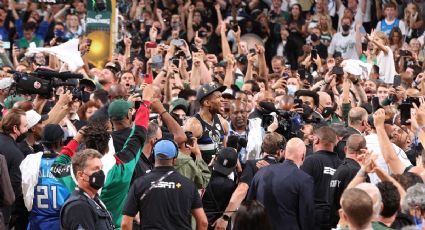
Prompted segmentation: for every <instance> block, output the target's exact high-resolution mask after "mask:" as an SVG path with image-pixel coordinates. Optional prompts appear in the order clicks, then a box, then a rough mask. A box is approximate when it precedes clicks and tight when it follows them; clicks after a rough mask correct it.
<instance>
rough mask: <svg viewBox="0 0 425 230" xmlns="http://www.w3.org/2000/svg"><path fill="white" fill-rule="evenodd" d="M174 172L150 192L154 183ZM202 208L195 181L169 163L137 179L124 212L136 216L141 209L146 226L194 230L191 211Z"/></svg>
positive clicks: (129, 193) (142, 221) (144, 226)
mask: <svg viewBox="0 0 425 230" xmlns="http://www.w3.org/2000/svg"><path fill="white" fill-rule="evenodd" d="M170 171H172V172H173V173H171V174H169V175H168V176H166V177H165V178H163V180H162V181H161V182H159V183H156V185H155V186H153V187H152V189H151V190H150V191H148V190H149V188H150V187H151V184H152V182H158V180H160V178H162V177H163V176H165V175H167V174H168V173H169V172H170ZM147 191H148V192H147ZM145 192H147V193H146V195H145V196H144V198H143V199H142V200H141V199H140V198H141V197H142V196H143V194H144V193H145ZM198 208H202V201H201V198H200V196H199V193H198V191H197V189H196V186H195V184H194V183H193V182H192V181H190V180H189V179H187V178H186V177H184V176H182V175H181V174H180V173H178V172H177V171H175V169H174V167H171V166H169V167H157V168H154V169H153V170H152V171H151V172H150V173H148V174H146V175H145V176H142V177H140V178H138V179H137V180H136V181H134V184H133V185H132V186H131V188H130V191H129V192H128V198H127V202H126V204H125V206H124V209H123V214H124V215H127V216H133V217H134V216H135V215H136V214H137V212H140V222H141V228H142V229H187V230H191V229H192V227H191V216H192V213H191V211H192V210H193V209H198Z"/></svg>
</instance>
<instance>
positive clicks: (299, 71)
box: [298, 67, 305, 81]
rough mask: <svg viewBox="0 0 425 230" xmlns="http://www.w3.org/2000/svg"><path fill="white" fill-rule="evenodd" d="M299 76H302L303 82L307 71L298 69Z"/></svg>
mask: <svg viewBox="0 0 425 230" xmlns="http://www.w3.org/2000/svg"><path fill="white" fill-rule="evenodd" d="M298 74H299V75H300V79H301V81H302V80H304V79H305V69H304V68H301V67H300V68H299V69H298Z"/></svg>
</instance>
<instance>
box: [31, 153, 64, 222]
mask: <svg viewBox="0 0 425 230" xmlns="http://www.w3.org/2000/svg"><path fill="white" fill-rule="evenodd" d="M54 161H55V158H45V157H44V156H43V158H41V163H40V169H39V175H38V183H37V185H36V186H35V187H34V200H33V205H32V210H31V212H30V216H29V224H28V229H31V230H37V229H40V230H41V229H49V230H52V229H58V230H60V218H59V216H60V210H61V208H62V206H63V204H64V203H65V201H66V199H68V196H69V195H70V193H69V191H68V189H67V188H66V187H65V186H64V185H63V184H62V183H60V182H59V181H57V180H56V178H55V177H54V176H53V175H52V174H51V173H50V168H51V166H52V164H53V163H54Z"/></svg>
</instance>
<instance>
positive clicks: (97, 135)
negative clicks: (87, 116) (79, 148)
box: [84, 119, 111, 154]
mask: <svg viewBox="0 0 425 230" xmlns="http://www.w3.org/2000/svg"><path fill="white" fill-rule="evenodd" d="M108 122H109V120H105V119H94V120H90V122H89V123H88V124H87V126H86V128H85V130H84V144H85V145H86V148H88V149H95V150H97V151H99V152H100V153H101V154H105V153H106V152H107V151H108V142H109V138H111V137H110V134H109V132H108Z"/></svg>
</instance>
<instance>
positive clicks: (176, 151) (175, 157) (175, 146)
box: [152, 138, 179, 159]
mask: <svg viewBox="0 0 425 230" xmlns="http://www.w3.org/2000/svg"><path fill="white" fill-rule="evenodd" d="M160 141H169V142H171V143H173V145H174V148H175V154H174V157H173V159H177V156H178V155H179V147H178V146H177V144H176V143H175V142H174V141H173V140H171V139H168V138H161V139H158V140H157V141H155V143H154V144H153V147H152V154H153V155H154V156H155V145H156V144H157V143H158V142H160Z"/></svg>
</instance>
